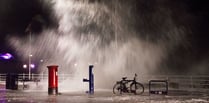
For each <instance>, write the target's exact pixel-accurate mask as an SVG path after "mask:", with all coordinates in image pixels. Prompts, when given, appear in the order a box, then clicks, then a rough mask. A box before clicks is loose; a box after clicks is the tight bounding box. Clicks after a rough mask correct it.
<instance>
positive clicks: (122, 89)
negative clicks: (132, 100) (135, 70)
mask: <svg viewBox="0 0 209 103" xmlns="http://www.w3.org/2000/svg"><path fill="white" fill-rule="evenodd" d="M136 77H137V74H135V76H134V79H133V80H126V79H127V77H122V80H121V81H117V82H116V84H115V85H114V87H113V93H114V94H122V93H134V94H135V95H140V94H142V93H144V86H143V85H142V84H141V83H139V82H137V81H136ZM129 83H130V87H127V86H126V85H127V84H129Z"/></svg>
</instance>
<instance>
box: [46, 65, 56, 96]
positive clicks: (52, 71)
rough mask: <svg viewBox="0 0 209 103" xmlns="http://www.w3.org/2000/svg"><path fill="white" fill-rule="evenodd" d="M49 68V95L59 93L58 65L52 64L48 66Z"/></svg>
mask: <svg viewBox="0 0 209 103" xmlns="http://www.w3.org/2000/svg"><path fill="white" fill-rule="evenodd" d="M47 67H48V70H49V74H48V75H49V76H48V84H49V85H48V94H49V95H57V94H58V73H57V70H58V66H57V65H51V66H47Z"/></svg>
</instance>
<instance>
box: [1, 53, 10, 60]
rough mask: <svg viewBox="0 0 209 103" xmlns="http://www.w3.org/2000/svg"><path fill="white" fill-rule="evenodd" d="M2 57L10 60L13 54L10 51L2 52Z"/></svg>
mask: <svg viewBox="0 0 209 103" xmlns="http://www.w3.org/2000/svg"><path fill="white" fill-rule="evenodd" d="M0 57H1V58H3V59H6V60H8V59H11V58H12V55H11V54H10V53H5V54H0Z"/></svg>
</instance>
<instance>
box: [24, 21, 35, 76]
mask: <svg viewBox="0 0 209 103" xmlns="http://www.w3.org/2000/svg"><path fill="white" fill-rule="evenodd" d="M31 23H32V22H31ZM31 23H30V24H29V25H28V26H27V28H26V30H25V32H28V33H29V38H28V39H29V53H28V79H29V80H30V79H31V57H32V56H33V55H32V54H31V33H32V31H31Z"/></svg>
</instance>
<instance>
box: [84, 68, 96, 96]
mask: <svg viewBox="0 0 209 103" xmlns="http://www.w3.org/2000/svg"><path fill="white" fill-rule="evenodd" d="M93 67H94V66H93V65H89V80H88V79H85V78H84V79H83V82H89V91H88V93H89V94H94V74H93V70H92V69H93Z"/></svg>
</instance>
